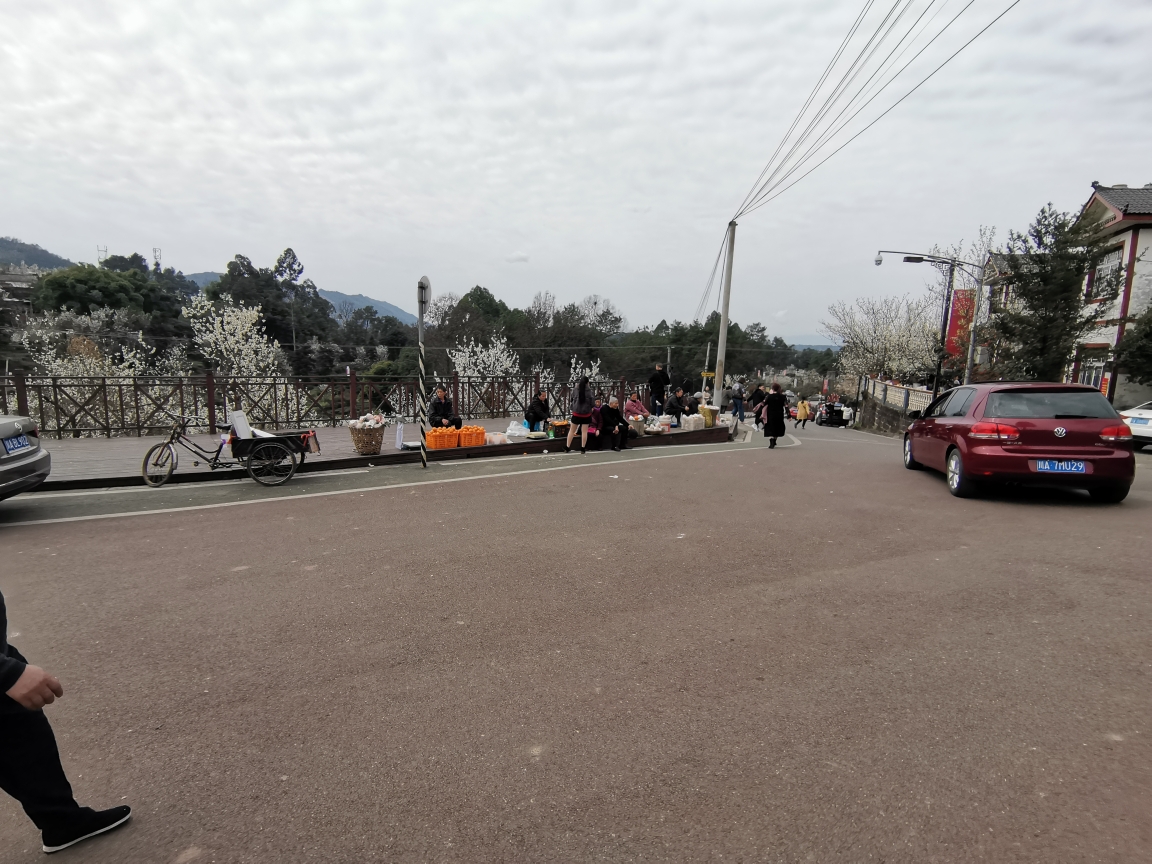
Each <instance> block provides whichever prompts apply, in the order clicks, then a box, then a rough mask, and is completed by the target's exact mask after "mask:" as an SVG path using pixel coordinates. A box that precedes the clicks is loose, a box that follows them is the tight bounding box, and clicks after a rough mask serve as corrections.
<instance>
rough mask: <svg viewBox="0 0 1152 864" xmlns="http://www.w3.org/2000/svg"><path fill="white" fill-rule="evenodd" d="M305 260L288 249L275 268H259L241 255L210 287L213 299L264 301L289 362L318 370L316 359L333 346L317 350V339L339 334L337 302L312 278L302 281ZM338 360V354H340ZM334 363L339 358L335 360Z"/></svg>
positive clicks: (261, 303) (324, 340)
mask: <svg viewBox="0 0 1152 864" xmlns="http://www.w3.org/2000/svg"><path fill="white" fill-rule="evenodd" d="M303 273H304V265H303V264H301V263H300V261H299V259H298V258H297V257H296V253H295V252H293V251H292V250H291V249H285V250H284V251H283V252H282V253H281V254H280V257H279V258H278V259H277V261H276V266H275V267H257V266H256V265H255V264H253V263H252V261H251V259H249V258H247V257H245V256H244V255H237V256H236V257H235V258H233V259H232V260H231V261H229V262H228V267H227V269H226V271H225V273H224V275H222V276H221V277H220V279H219V281H217V282H213V283H212V284H211V285H209V286H208V288H207V289H205V291H206V293H207V294H208V296H209V297H210V298H211V299H217V298H219V297H220V295H221V294H228V295H230V296H231V297H232V298H233V299H235V300H236V301H238V302H240V303H243V304H244V305H245V306H259V307H260V311H261V313H262V314H263V316H264V322H265V326H266V327H267V332H268V335H269V336H270V337H272V338H273V339H275V340H276V341H278V342H279V343H280V345H281V346H282V348H283V349H284V351H285V353H287V355H288V361H289V364H290V365H291V367H292V370H293V371H294V372H297V373H298V374H305V373H311V374H326V373H327V372H329V371H331V370H330V369H324V370H323V371H320V372H318V371H317V367H316V363H317V360H316V359H315V358H316V357H317V356H320V357H324V358H327V356H328V354H329V353H331V352H330V351H328V349H325V350H324V351H321V352H320V353H319V354H318V353H317V349H316V347H315V346H316V344H317V343H330V342H331V341H332V340H333V339H334V338H336V337H337V335H338V325H337V323H336V321H335V320H334V319H333V318H332V311H333V310H332V304H331V303H329V302H328V301H327V300H325V299H324V298H323V297H321V296H320V294H319V292H318V291H317V289H316V285H315V283H313V282H312V280H311V279H304V280H303V281H301V280H300V277H301V276H302V275H303ZM337 359H339V358H337ZM334 362H335V361H334Z"/></svg>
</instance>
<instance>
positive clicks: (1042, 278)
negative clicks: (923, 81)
mask: <svg viewBox="0 0 1152 864" xmlns="http://www.w3.org/2000/svg"><path fill="white" fill-rule="evenodd" d="M1106 253H1107V249H1106V247H1105V241H1104V239H1103V238H1102V237H1101V236H1100V225H1099V224H1096V223H1087V222H1084V221H1081V220H1078V219H1077V218H1076V217H1075V216H1073V215H1071V214H1069V213H1061V212H1059V211H1057V210H1055V209H1054V208H1053V207H1052V205H1051V204H1049V205H1047V206H1045V207H1044V208H1043V209H1042V210H1041V211H1040V212H1039V214H1037V216H1036V219H1035V220H1034V221H1033V222H1032V224H1031V225H1030V226H1029V227H1028V230H1027V231H1026V232H1025V233H1023V234H1020V233H1017V232H1011V233H1010V234H1009V237H1008V245H1007V247H1006V248H1005V250H1004V256H1005V259H1006V268H1005V269H1006V271H1007V273H1006V275H1005V276H1004V278H1003V286H1004V288H1005V289H1006V290H1005V291H1004V292H1003V294H1002V295H1001V297H1000V299H999V300H997V301H994V303H993V308H992V315H991V318H990V320H989V322H988V324H987V325H986V326H985V333H986V336H987V337H988V340H989V341H990V342H991V343H992V346H993V375H994V376H995V377H1004V378H1026V379H1036V380H1042V381H1059V380H1060V379H1061V378H1062V377H1063V374H1064V368H1065V366H1066V365H1067V364H1068V361H1069V359H1070V358H1071V357H1072V355H1073V352H1074V351H1075V348H1076V344H1077V342H1078V341H1079V340H1080V338H1081V337H1083V336H1084V335H1085V334H1086V333H1089V332H1090V331H1091V330H1092V329H1093V328H1094V327H1095V326H1096V325H1097V323H1098V322H1099V321H1100V320H1101V319H1102V318H1103V317H1104V315H1105V314H1106V312H1107V311H1108V310H1109V309H1110V308H1111V307H1112V305H1113V302H1114V301H1115V299H1116V296H1117V294H1118V292H1119V289H1120V284H1121V280H1122V278H1123V270H1122V269H1117V270H1115V271H1113V272H1112V273H1111V274H1110V275H1107V276H1102V277H1100V278H1098V279H1096V280H1095V281H1094V283H1093V284H1092V286H1091V290H1090V291H1085V280H1086V278H1087V276H1088V274H1089V273H1095V272H1096V268H1097V267H1098V266H1099V264H1100V263H1101V261H1102V260H1103V258H1104V255H1105V254H1106Z"/></svg>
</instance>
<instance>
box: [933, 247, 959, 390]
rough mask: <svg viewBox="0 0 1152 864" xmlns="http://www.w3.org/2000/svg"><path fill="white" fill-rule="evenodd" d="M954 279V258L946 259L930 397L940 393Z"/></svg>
mask: <svg viewBox="0 0 1152 864" xmlns="http://www.w3.org/2000/svg"><path fill="white" fill-rule="evenodd" d="M955 281H956V259H955V258H949V259H948V287H947V289H945V291H944V315H943V316H942V317H941V319H940V350H939V352H938V353H937V354H936V378H935V379H934V380H933V381H932V399H933V401H935V399H936V397H937V396H938V395H939V394H940V372H941V370H942V369H943V368H944V355H945V354H946V353H947V352H948V314H949V313H950V312H951V311H952V285H953V284H954V283H955Z"/></svg>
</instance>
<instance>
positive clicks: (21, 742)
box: [0, 694, 92, 831]
mask: <svg viewBox="0 0 1152 864" xmlns="http://www.w3.org/2000/svg"><path fill="white" fill-rule="evenodd" d="M0 700H7V702H8V703H9V704H7V705H0V789H3V790H4V791H5V792H7V793H8V794H9V795H11V796H12V797H13V798H15V799H16V800H17V801H19V802H20V803H21V804H22V805H23V806H24V812H25V813H27V814H28V818H29V819H31V820H32V821H33V822H34V823H36V827H37V828H39V829H40V830H41V831H52V830H54V829H60V828H66V827H67V826H69V825H71V824H72V823H73V822H74V821H75V820H76V818H77V817H78V816H80V815H81V814H82V813H85V812H89V813H90V812H92V811H90V810H88V808H86V807H84V808H82V807H81V806H80V805H79V804H77V803H76V799H75V798H73V797H72V786H71V785H70V784H69V783H68V778H67V777H66V776H65V774H64V767H63V766H62V765H61V764H60V751H59V750H58V749H57V748H56V736H55V735H53V734H52V725H51V724H50V723H49V722H48V718H47V717H46V716H44V712H43V711H26V710H24V709H22V708H20V709H19V710H18V711H16V710H12V709H13V708H14V707H18V706H15V703H13V702H12V700H11V699H9V698H8V697H7V696H5V695H2V694H0Z"/></svg>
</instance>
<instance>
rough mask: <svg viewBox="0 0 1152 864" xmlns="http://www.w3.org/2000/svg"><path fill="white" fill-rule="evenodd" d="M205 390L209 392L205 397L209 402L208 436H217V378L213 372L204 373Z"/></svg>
mask: <svg viewBox="0 0 1152 864" xmlns="http://www.w3.org/2000/svg"><path fill="white" fill-rule="evenodd" d="M204 390H205V391H206V392H207V394H208V395H207V396H206V397H205V398H206V399H207V400H208V434H209V435H215V434H216V376H214V375H213V374H212V371H211V370H209V371H208V372H205V373H204Z"/></svg>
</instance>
